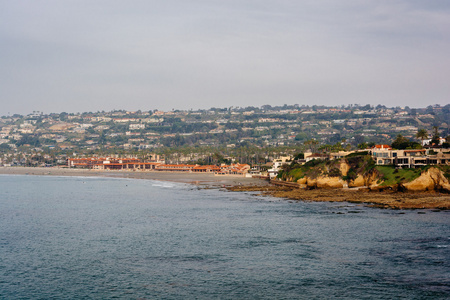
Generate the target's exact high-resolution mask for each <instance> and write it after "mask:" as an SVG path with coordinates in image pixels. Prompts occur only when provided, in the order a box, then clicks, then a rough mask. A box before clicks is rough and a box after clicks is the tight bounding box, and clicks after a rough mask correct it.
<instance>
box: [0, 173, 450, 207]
mask: <svg viewBox="0 0 450 300" xmlns="http://www.w3.org/2000/svg"><path fill="white" fill-rule="evenodd" d="M0 174H10V175H41V176H84V177H90V176H95V177H113V178H135V179H148V180H161V181H172V182H180V183H187V184H194V185H197V186H199V187H200V188H222V187H227V188H228V190H230V191H236V192H248V191H258V192H260V193H261V194H262V195H267V196H272V197H277V198H284V199H289V200H296V201H319V202H353V203H364V204H367V205H369V206H375V207H380V208H391V209H440V210H448V209H450V195H448V194H440V193H436V192H427V193H401V192H386V191H384V192H373V191H368V190H364V189H363V190H359V191H357V190H344V189H314V190H305V189H298V188H289V187H280V186H273V185H270V184H269V182H268V181H266V180H262V179H258V178H247V177H241V176H215V175H214V174H208V173H187V172H186V173H179V172H160V171H151V172H148V171H147V172H145V171H111V170H88V169H69V168H40V167H37V168H31V167H1V168H0Z"/></svg>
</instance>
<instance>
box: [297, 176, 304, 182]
mask: <svg viewBox="0 0 450 300" xmlns="http://www.w3.org/2000/svg"><path fill="white" fill-rule="evenodd" d="M297 183H298V184H306V177H303V178H300V179H299V180H297Z"/></svg>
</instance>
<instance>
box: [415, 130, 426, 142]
mask: <svg viewBox="0 0 450 300" xmlns="http://www.w3.org/2000/svg"><path fill="white" fill-rule="evenodd" d="M427 137H428V132H427V131H426V130H425V129H423V128H422V129H419V130H418V131H417V133H416V138H418V139H421V140H422V145H423V140H424V139H426V138H427Z"/></svg>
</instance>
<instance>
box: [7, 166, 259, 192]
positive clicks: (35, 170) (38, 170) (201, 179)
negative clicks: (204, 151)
mask: <svg viewBox="0 0 450 300" xmlns="http://www.w3.org/2000/svg"><path fill="white" fill-rule="evenodd" d="M0 174H8V175H37V176H81V177H115V178H134V179H146V180H161V181H172V182H180V183H188V184H194V185H197V186H199V187H202V188H216V187H228V186H239V185H255V184H257V185H267V184H268V183H267V182H266V181H263V180H260V179H258V178H247V177H242V176H223V175H222V176H215V175H214V174H212V173H189V172H164V171H124V170H117V171H112V170H89V169H74V168H70V169H69V168H58V167H51V168H42V167H0Z"/></svg>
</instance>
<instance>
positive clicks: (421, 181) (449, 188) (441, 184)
mask: <svg viewBox="0 0 450 300" xmlns="http://www.w3.org/2000/svg"><path fill="white" fill-rule="evenodd" d="M403 187H404V188H405V189H406V190H408V191H414V192H423V191H445V192H450V184H449V182H448V180H447V178H445V176H444V175H443V174H442V172H441V171H440V170H439V169H438V168H429V169H428V170H427V171H426V172H423V173H422V174H421V175H420V177H419V178H416V179H415V180H413V181H411V182H408V183H404V184H403Z"/></svg>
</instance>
